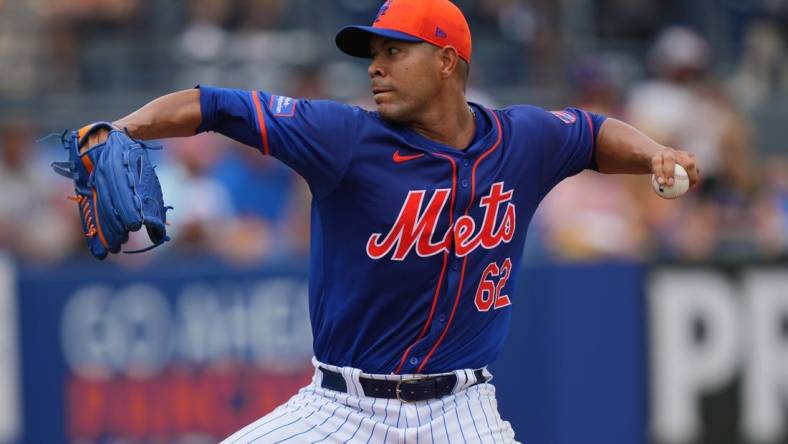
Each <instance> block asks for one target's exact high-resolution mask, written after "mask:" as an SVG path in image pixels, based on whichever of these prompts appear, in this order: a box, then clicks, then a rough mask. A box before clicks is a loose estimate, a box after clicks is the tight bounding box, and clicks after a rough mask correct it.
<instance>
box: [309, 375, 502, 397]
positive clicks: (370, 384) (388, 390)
mask: <svg viewBox="0 0 788 444" xmlns="http://www.w3.org/2000/svg"><path fill="white" fill-rule="evenodd" d="M319 368H320V371H321V372H322V373H323V382H322V384H321V387H323V388H325V389H329V390H334V391H337V392H342V393H347V392H348V391H347V383H346V382H345V378H343V377H342V375H341V374H340V373H338V372H335V371H332V370H329V369H326V368H323V367H319ZM473 374H474V376H476V382H475V383H474V384H472V385H471V386H474V385H477V384H484V383H486V382H487V377H486V376H484V371H483V370H481V369H480V370H474V372H473ZM359 382H360V383H361V388H363V389H364V395H365V396H368V397H370V398H384V399H397V400H399V401H401V402H418V401H426V400H429V399H440V398H443V397H444V396H448V395H450V394H451V392H452V391H453V390H454V386H455V385H456V384H457V375H454V374H450V375H440V376H425V377H423V378H419V377H415V378H411V379H403V380H399V381H385V380H382V379H371V378H364V377H361V378H359Z"/></svg>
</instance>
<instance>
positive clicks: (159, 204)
mask: <svg viewBox="0 0 788 444" xmlns="http://www.w3.org/2000/svg"><path fill="white" fill-rule="evenodd" d="M102 129H103V130H109V135H108V136H107V139H106V141H105V142H103V143H100V144H98V145H96V146H93V147H83V145H86V144H87V141H88V139H89V137H90V135H91V134H93V133H94V132H96V131H99V130H102ZM60 139H61V142H62V144H63V148H65V149H66V150H68V154H69V156H68V158H69V160H68V161H67V162H53V163H52V168H53V169H54V170H55V172H56V173H58V174H60V175H62V176H65V177H67V178H69V179H72V180H74V184H75V192H76V195H75V196H70V197H69V199H71V200H73V201H75V202H76V203H77V206H78V209H79V215H80V217H81V218H82V228H83V230H84V232H85V238H86V240H87V244H88V248H89V249H90V252H91V253H92V254H93V256H96V257H97V258H98V259H104V258H105V257H107V254H108V253H113V254H115V253H118V252H119V251H120V249H121V246H122V245H123V244H124V243H125V242H126V241H128V239H129V232H131V231H137V230H139V229H141V228H142V227H143V226H145V228H146V229H147V231H148V237H149V238H150V240H151V242H153V245H151V246H150V247H148V248H145V249H143V250H138V251H129V252H127V253H141V252H143V251H148V250H150V249H152V248H155V247H157V246H159V245H161V244H163V243H164V242H166V241H168V240H170V239H169V237H167V230H166V225H167V210H169V209H171V207H166V206H164V202H163V197H162V192H161V185H160V184H159V178H158V177H157V176H156V172H155V170H154V166H153V165H152V164H151V162H150V159H149V158H148V150H149V149H160V147H152V146H149V145H146V144H145V143H143V142H142V141H139V140H134V139H132V138H131V137H130V136H129V134H128V133H127V132H124V131H121V130H120V129H118V128H116V127H114V126H113V125H112V124H110V123H107V122H99V123H93V124H91V125H88V126H86V127H84V128H82V129H80V130H78V131H72V132H70V133H69V132H68V131H66V132H64V133H63V134H62V135H61V137H60ZM83 148H84V149H83Z"/></svg>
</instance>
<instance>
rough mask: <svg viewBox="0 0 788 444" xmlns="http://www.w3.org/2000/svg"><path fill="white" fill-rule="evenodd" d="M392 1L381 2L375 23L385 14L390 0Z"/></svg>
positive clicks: (389, 5)
mask: <svg viewBox="0 0 788 444" xmlns="http://www.w3.org/2000/svg"><path fill="white" fill-rule="evenodd" d="M393 1H394V0H387V1H386V3H383V6H381V7H380V10H379V11H378V15H377V16H376V17H375V23H377V22H379V21H380V18H381V17H383V16H384V15H386V11H388V10H389V7H391V2H393Z"/></svg>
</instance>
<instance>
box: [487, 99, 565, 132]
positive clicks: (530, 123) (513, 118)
mask: <svg viewBox="0 0 788 444" xmlns="http://www.w3.org/2000/svg"><path fill="white" fill-rule="evenodd" d="M564 112H565V111H547V110H545V109H544V108H541V107H539V106H536V105H529V104H522V105H512V106H509V107H506V108H503V109H500V110H498V113H499V114H500V115H501V117H502V118H503V119H504V120H507V121H509V122H510V123H512V124H513V125H514V126H515V127H518V128H524V127H525V128H540V127H543V126H545V125H550V124H553V123H555V122H559V121H560V119H562V117H563V118H566V117H567V116H563V115H560V113H564ZM570 114H571V113H570Z"/></svg>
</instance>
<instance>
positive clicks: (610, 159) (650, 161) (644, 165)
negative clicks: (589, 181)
mask: <svg viewBox="0 0 788 444" xmlns="http://www.w3.org/2000/svg"><path fill="white" fill-rule="evenodd" d="M596 142H597V144H596V161H597V166H598V167H599V172H600V173H605V174H649V173H653V174H655V175H656V176H657V181H658V182H659V183H660V184H665V183H667V184H668V185H673V171H674V167H675V165H676V164H677V163H678V164H679V165H681V166H683V167H684V169H685V170H687V174H688V175H689V179H690V186H693V187H694V186H695V185H697V183H698V181H699V180H700V170H699V169H698V166H697V163H696V161H695V156H694V155H692V154H690V153H688V152H686V151H680V150H676V149H673V148H669V147H666V146H664V145H660V144H658V143H657V142H655V141H654V140H652V139H651V138H649V137H648V136H646V135H645V134H643V133H641V132H640V131H638V130H637V129H635V128H634V127H632V126H630V125H628V124H626V123H624V122H622V121H620V120H616V119H607V120H606V121H605V123H604V124H602V128H600V130H599V135H598V136H597V141H596Z"/></svg>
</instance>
